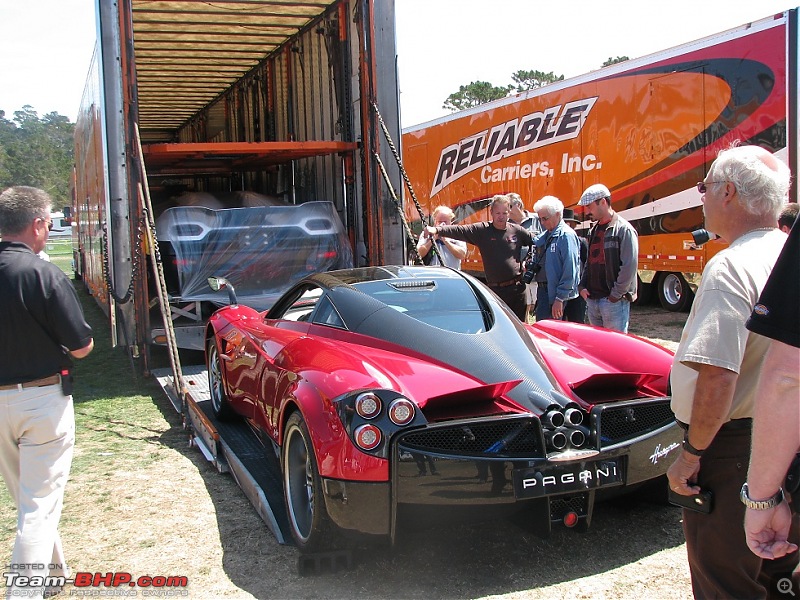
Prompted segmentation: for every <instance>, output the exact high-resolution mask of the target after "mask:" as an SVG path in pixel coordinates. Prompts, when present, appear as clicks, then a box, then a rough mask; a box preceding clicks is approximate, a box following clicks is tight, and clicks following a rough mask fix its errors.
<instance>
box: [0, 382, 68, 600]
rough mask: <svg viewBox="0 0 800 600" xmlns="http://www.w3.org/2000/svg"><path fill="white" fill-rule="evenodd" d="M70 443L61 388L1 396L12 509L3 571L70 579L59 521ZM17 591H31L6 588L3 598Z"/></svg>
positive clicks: (1, 442)
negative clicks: (13, 532)
mask: <svg viewBox="0 0 800 600" xmlns="http://www.w3.org/2000/svg"><path fill="white" fill-rule="evenodd" d="M74 444H75V414H74V411H73V407H72V396H64V395H63V394H62V392H61V386H60V385H57V384H56V385H49V386H43V387H35V388H25V389H21V390H19V389H18V390H10V391H6V390H3V391H0V474H1V475H2V476H3V479H4V480H5V482H6V487H8V491H9V493H10V494H11V498H12V499H13V500H14V504H15V505H16V507H17V537H16V541H15V543H14V551H13V553H12V555H11V568H9V569H8V570H7V571H8V572H12V573H13V572H15V573H19V574H20V575H24V576H28V577H31V576H42V577H46V576H47V575H48V574H49V575H53V576H58V575H65V576H68V575H69V573H68V570H67V567H66V564H65V561H64V551H63V549H62V547H61V539H60V538H59V535H58V522H59V520H60V519H61V509H62V506H63V503H64V486H65V485H66V483H67V478H68V477H69V470H70V466H71V464H72V449H73V446H74ZM16 565H19V567H16ZM17 589H24V590H26V592H25V593H26V595H30V593H31V592H34V590H33V589H31V588H30V587H25V588H17V587H16V586H10V587H9V589H8V590H7V593H9V594H12V595H16V594H15V593H14V592H15V590H17Z"/></svg>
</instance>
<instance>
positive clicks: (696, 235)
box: [692, 229, 718, 247]
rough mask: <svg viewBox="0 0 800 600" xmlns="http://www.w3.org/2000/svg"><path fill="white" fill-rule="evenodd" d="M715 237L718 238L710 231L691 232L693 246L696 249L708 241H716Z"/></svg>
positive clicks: (696, 230) (698, 230)
mask: <svg viewBox="0 0 800 600" xmlns="http://www.w3.org/2000/svg"><path fill="white" fill-rule="evenodd" d="M717 237H718V236H717V235H716V234H714V233H711V232H710V231H707V230H705V229H695V230H694V231H693V232H692V240H693V241H694V245H695V246H698V247H699V246H702V245H703V244H705V243H706V242H708V241H709V240H715V239H717Z"/></svg>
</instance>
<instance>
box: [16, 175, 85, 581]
mask: <svg viewBox="0 0 800 600" xmlns="http://www.w3.org/2000/svg"><path fill="white" fill-rule="evenodd" d="M51 209H52V200H51V199H50V196H49V195H48V194H47V193H45V192H43V191H42V190H39V189H36V188H31V187H22V186H20V187H12V188H9V189H7V190H5V191H4V192H3V193H2V194H0V237H2V242H0V314H2V315H3V326H2V327H0V474H2V476H3V479H4V480H5V483H6V486H7V487H8V491H9V493H10V494H11V497H12V498H13V500H14V503H15V504H16V506H17V537H16V541H15V543H14V550H13V553H12V555H11V561H10V562H11V564H10V568H8V569H5V571H6V575H5V576H6V584H7V585H8V589H9V592H10V594H11V595H31V594H39V595H41V592H42V588H43V580H37V579H34V581H32V582H31V581H30V580H29V579H27V580H25V579H22V577H25V578H31V577H42V578H44V577H47V576H48V575H51V576H59V575H65V576H68V571H67V568H66V564H65V561H64V553H63V549H62V547H61V540H60V539H59V536H58V521H59V519H60V518H61V508H62V505H63V501H64V486H65V485H66V483H67V478H68V476H69V470H70V466H71V464H72V448H73V445H74V442H75V416H74V413H73V409H72V396H71V395H70V390H69V382H70V381H71V380H70V379H69V377H70V376H69V368H70V366H71V365H72V361H71V359H70V357H72V358H83V357H84V356H86V355H87V354H89V352H91V351H92V348H93V346H94V342H93V340H92V330H91V328H90V327H89V325H88V324H87V323H86V320H85V319H84V316H83V312H82V310H81V306H80V303H79V302H78V298H77V296H76V294H75V290H74V289H73V288H72V284H71V283H70V281H69V278H68V277H67V276H66V275H65V274H64V273H63V272H62V271H61V270H60V269H59V268H58V267H56V266H55V265H53V264H52V263H49V262H47V261H44V260H42V259H41V258H39V257H38V256H37V254H38V253H39V252H40V251H42V250H44V248H45V245H46V243H47V237H48V234H49V230H50V227H52V222H51V220H50V212H51ZM51 566H52V568H51ZM9 573H12V574H13V573H16V574H17V575H16V576H12V577H11V578H10V579H9ZM18 577H19V579H17V578H18ZM26 581H28V582H30V583H24V582H26ZM40 582H41V583H40ZM36 583H39V585H35V584H36ZM37 588H38V589H37Z"/></svg>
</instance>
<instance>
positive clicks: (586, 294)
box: [578, 290, 589, 300]
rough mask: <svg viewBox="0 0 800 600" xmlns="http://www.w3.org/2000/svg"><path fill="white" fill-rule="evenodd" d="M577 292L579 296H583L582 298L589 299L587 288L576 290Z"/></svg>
mask: <svg viewBox="0 0 800 600" xmlns="http://www.w3.org/2000/svg"><path fill="white" fill-rule="evenodd" d="M578 294H580V296H581V298H583V299H584V300H588V299H589V290H581V291H580V292H578Z"/></svg>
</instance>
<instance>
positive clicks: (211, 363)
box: [206, 338, 235, 421]
mask: <svg viewBox="0 0 800 600" xmlns="http://www.w3.org/2000/svg"><path fill="white" fill-rule="evenodd" d="M206 356H207V361H208V364H207V365H206V367H207V369H208V391H209V394H210V395H211V410H212V411H213V412H214V416H215V417H217V418H218V419H219V420H220V421H229V420H230V419H232V418H233V417H234V416H235V413H234V412H233V409H232V408H231V405H230V402H229V401H228V395H227V394H226V393H225V382H224V380H223V378H222V361H221V360H220V358H219V350H217V343H216V342H215V341H214V339H213V338H212V339H210V340H209V341H208V346H207V352H206Z"/></svg>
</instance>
